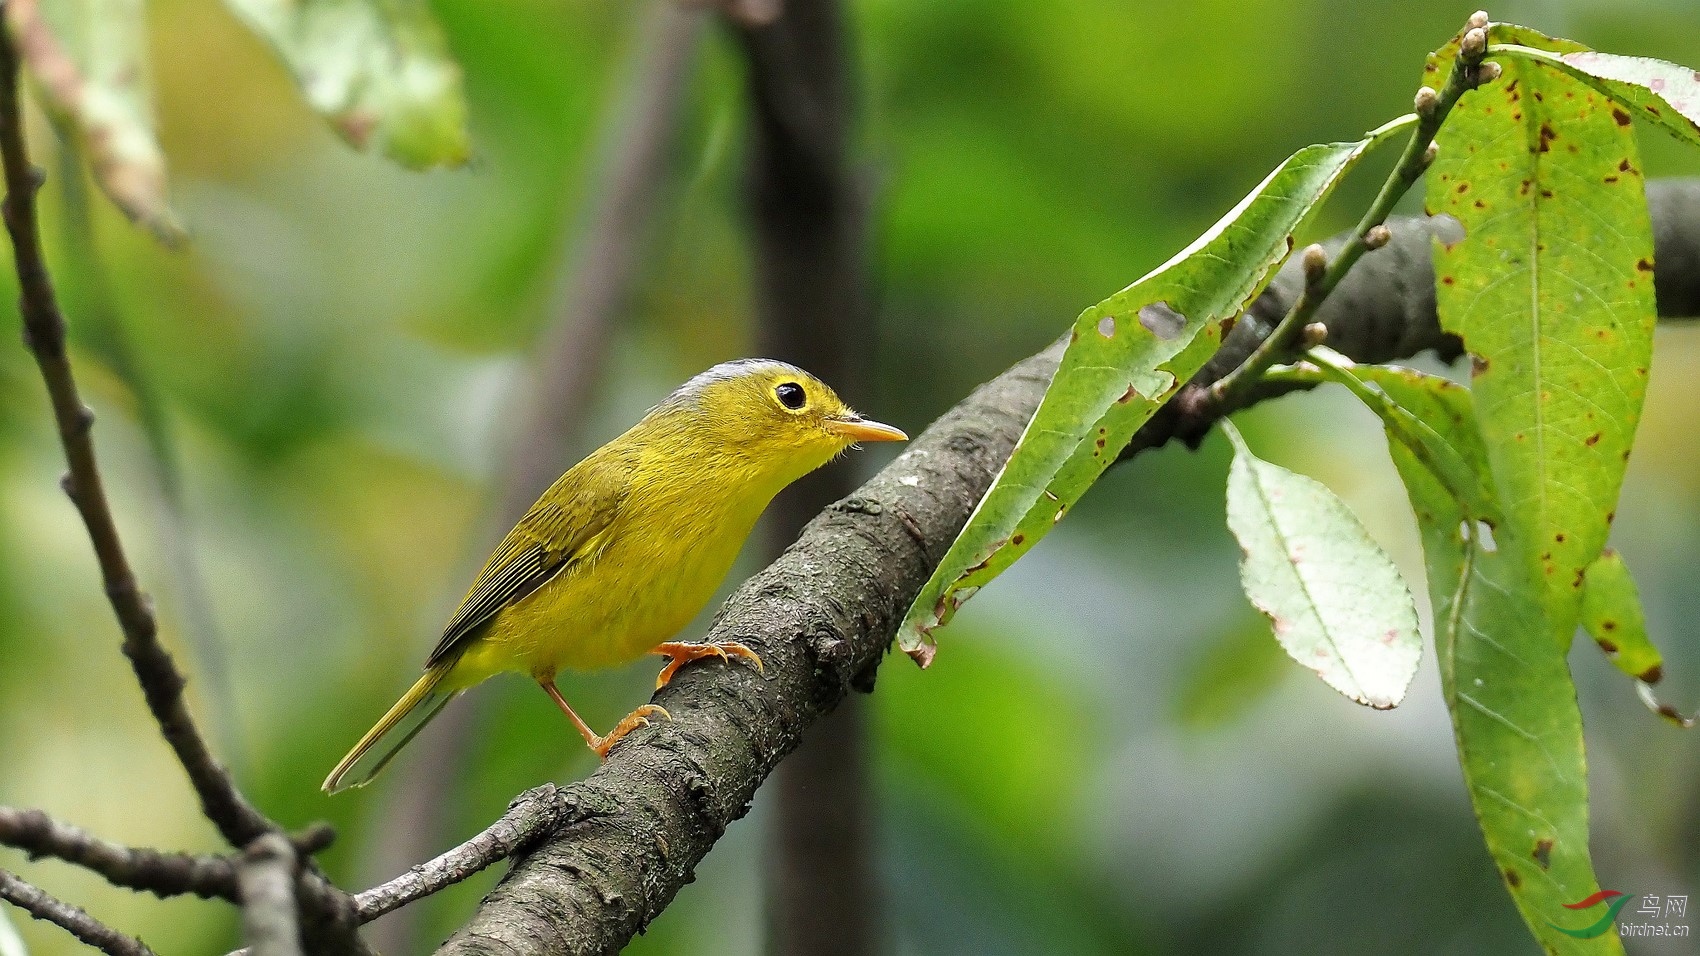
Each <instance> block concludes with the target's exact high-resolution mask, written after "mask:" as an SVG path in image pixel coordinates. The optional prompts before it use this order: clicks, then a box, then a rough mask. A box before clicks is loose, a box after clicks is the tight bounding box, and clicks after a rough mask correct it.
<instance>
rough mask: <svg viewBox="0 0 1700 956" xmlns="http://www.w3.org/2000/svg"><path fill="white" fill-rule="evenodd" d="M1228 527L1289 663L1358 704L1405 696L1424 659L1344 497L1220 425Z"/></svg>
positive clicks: (1405, 597) (1376, 553)
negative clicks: (1226, 450) (1226, 460)
mask: <svg viewBox="0 0 1700 956" xmlns="http://www.w3.org/2000/svg"><path fill="white" fill-rule="evenodd" d="M1222 430H1223V431H1225V432H1226V433H1227V435H1228V440H1229V441H1231V442H1233V445H1234V463H1233V465H1232V467H1231V468H1230V469H1229V471H1228V527H1229V528H1230V529H1231V530H1232V531H1233V532H1234V537H1235V538H1237V539H1239V542H1240V549H1241V550H1242V551H1243V552H1244V557H1243V558H1242V559H1241V561H1240V583H1241V585H1242V586H1243V587H1244V588H1245V593H1246V597H1248V598H1250V599H1251V603H1252V604H1254V605H1256V606H1257V609H1258V610H1260V611H1262V612H1263V613H1264V614H1265V615H1266V616H1268V618H1269V620H1270V622H1271V623H1273V624H1274V626H1275V639H1276V640H1278V641H1280V642H1281V647H1282V648H1284V649H1285V650H1286V652H1287V654H1288V656H1290V657H1291V658H1292V659H1293V660H1295V661H1298V662H1299V663H1300V664H1302V665H1304V666H1305V667H1308V668H1310V669H1311V670H1313V671H1316V673H1317V675H1318V676H1320V677H1321V678H1322V679H1323V680H1324V681H1325V682H1327V684H1328V686H1330V687H1332V688H1334V689H1335V690H1337V691H1339V692H1340V693H1342V694H1345V695H1346V696H1347V697H1350V698H1352V699H1353V700H1355V701H1357V702H1358V703H1360V704H1368V705H1369V706H1371V707H1376V708H1381V709H1386V708H1390V707H1395V706H1397V705H1398V704H1399V702H1400V701H1401V700H1403V699H1404V697H1405V689H1406V688H1408V687H1409V686H1410V685H1411V678H1412V677H1415V676H1416V673H1417V662H1418V661H1419V660H1420V659H1421V658H1422V652H1423V639H1422V634H1421V633H1420V632H1419V631H1418V630H1417V608H1416V603H1415V601H1414V600H1413V599H1412V597H1411V590H1410V588H1408V587H1406V586H1405V579H1404V578H1402V577H1400V576H1399V569H1398V568H1396V567H1394V566H1393V560H1392V559H1391V558H1389V557H1388V556H1387V553H1386V552H1384V551H1382V550H1381V548H1380V546H1378V545H1377V544H1376V543H1375V541H1374V539H1372V538H1371V537H1370V536H1369V532H1367V531H1365V530H1364V526H1363V525H1362V524H1359V523H1358V519H1357V516H1355V515H1353V514H1352V511H1351V509H1350V508H1347V507H1346V503H1345V502H1343V501H1341V500H1340V499H1339V498H1338V497H1336V496H1335V495H1334V493H1333V492H1332V491H1329V490H1328V488H1327V487H1326V486H1324V485H1323V484H1322V483H1321V482H1319V481H1316V480H1315V479H1312V478H1307V477H1305V476H1304V475H1299V474H1294V473H1293V472H1291V471H1288V470H1287V469H1285V468H1282V467H1280V466H1279V465H1272V464H1270V463H1269V462H1266V461H1263V460H1261V459H1259V458H1258V457H1257V456H1255V455H1253V454H1252V453H1251V450H1250V449H1249V448H1247V447H1246V444H1245V440H1244V439H1243V438H1241V437H1240V433H1239V430H1238V429H1236V428H1234V426H1233V425H1232V424H1231V423H1229V422H1228V421H1226V420H1224V421H1223V422H1222Z"/></svg>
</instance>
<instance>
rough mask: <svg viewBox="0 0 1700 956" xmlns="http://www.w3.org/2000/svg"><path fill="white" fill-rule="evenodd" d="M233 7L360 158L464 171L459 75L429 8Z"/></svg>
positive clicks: (285, 2) (291, 1)
mask: <svg viewBox="0 0 1700 956" xmlns="http://www.w3.org/2000/svg"><path fill="white" fill-rule="evenodd" d="M225 2H226V4H227V5H229V7H230V8H231V9H232V10H233V11H235V12H236V14H237V16H239V17H241V18H242V20H243V21H244V22H246V23H247V24H248V26H249V27H251V28H252V29H253V30H254V32H256V33H258V34H259V35H260V36H261V37H263V38H265V40H266V41H267V42H269V43H270V44H271V45H272V47H273V49H275V50H276V51H277V53H278V55H279V56H280V57H281V58H282V59H283V62H284V64H285V65H286V66H288V67H289V71H290V72H291V73H293V74H294V75H295V80H296V82H297V83H299V84H300V86H301V92H302V95H303V96H304V97H305V98H306V100H307V102H308V104H309V105H310V106H312V107H313V109H314V110H316V111H318V112H319V113H320V114H321V115H323V116H324V117H325V118H326V119H328V120H330V122H331V125H332V126H333V127H335V128H336V130H337V132H338V133H340V134H342V138H343V139H345V140H347V141H348V142H349V143H350V144H351V145H352V146H354V148H356V149H362V150H363V149H366V148H368V147H372V148H376V149H379V150H381V151H382V152H383V153H384V155H386V156H388V157H389V158H391V159H393V160H395V161H396V162H398V163H400V164H401V165H403V166H406V167H408V168H410V169H427V168H430V167H433V166H459V165H461V164H463V163H465V162H466V160H467V158H468V156H469V155H470V152H471V146H470V144H469V142H468V139H467V132H466V100H465V97H464V95H463V93H462V90H461V74H460V67H459V66H458V65H456V63H455V62H454V60H453V59H452V58H451V57H450V56H449V53H448V46H447V43H446V42H445V41H444V39H443V31H442V27H440V26H439V25H438V24H437V21H436V18H435V17H433V16H432V15H431V11H430V8H429V7H428V6H427V5H426V4H425V3H424V0H225Z"/></svg>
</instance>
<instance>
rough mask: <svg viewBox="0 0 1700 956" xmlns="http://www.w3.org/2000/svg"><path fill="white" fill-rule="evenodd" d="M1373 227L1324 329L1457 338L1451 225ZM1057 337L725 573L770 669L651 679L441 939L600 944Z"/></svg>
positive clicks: (694, 845)
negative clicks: (654, 720)
mask: <svg viewBox="0 0 1700 956" xmlns="http://www.w3.org/2000/svg"><path fill="white" fill-rule="evenodd" d="M1648 193H1649V201H1650V206H1651V209H1652V212H1653V220H1654V226H1655V230H1654V231H1655V248H1656V251H1657V260H1658V262H1657V272H1656V276H1655V278H1656V280H1657V284H1658V297H1659V311H1660V314H1661V315H1663V316H1667V317H1681V316H1694V315H1697V314H1700V181H1695V180H1683V181H1677V182H1662V183H1652V184H1650V185H1649V189H1648ZM1390 225H1391V226H1392V227H1393V240H1392V242H1390V243H1389V244H1388V246H1387V247H1386V248H1384V249H1382V250H1379V251H1377V252H1374V253H1372V254H1370V255H1369V256H1367V257H1366V258H1365V259H1364V260H1363V261H1362V262H1361V263H1359V265H1358V267H1357V268H1356V269H1354V270H1353V272H1352V273H1351V274H1350V275H1349V276H1348V277H1347V278H1346V280H1345V282H1344V283H1343V284H1342V285H1341V287H1340V289H1339V290H1337V291H1336V293H1335V294H1334V295H1333V296H1331V297H1330V298H1329V300H1328V302H1327V303H1326V304H1325V305H1324V306H1323V308H1322V311H1321V313H1319V315H1318V319H1319V320H1320V321H1322V322H1323V323H1325V324H1326V325H1327V326H1328V328H1329V330H1330V337H1329V344H1330V345H1332V346H1333V347H1335V348H1337V349H1339V350H1340V351H1342V352H1345V353H1346V354H1348V355H1350V356H1351V357H1353V358H1355V359H1358V360H1361V361H1386V360H1390V359H1393V358H1398V357H1403V356H1410V355H1414V354H1416V353H1418V352H1421V351H1423V350H1425V349H1436V350H1439V351H1440V352H1441V353H1442V354H1443V355H1456V353H1457V343H1456V341H1454V340H1452V339H1450V338H1449V337H1447V336H1446V335H1444V334H1443V333H1442V332H1441V331H1440V328H1439V325H1438V323H1437V321H1436V318H1435V313H1434V295H1433V289H1432V285H1433V269H1432V264H1431V261H1430V243H1431V237H1432V236H1433V235H1436V234H1444V230H1446V229H1447V228H1448V225H1449V224H1447V223H1442V222H1437V221H1434V220H1413V219H1404V220H1397V221H1394V222H1392V223H1390ZM1301 284H1302V278H1301V277H1300V276H1299V275H1298V273H1297V265H1296V263H1295V264H1294V266H1293V268H1290V269H1284V270H1283V271H1282V273H1281V274H1280V275H1279V276H1277V278H1276V280H1275V281H1274V282H1273V283H1272V284H1271V286H1270V288H1269V289H1268V290H1266V291H1265V293H1264V295H1263V297H1261V298H1260V300H1259V301H1258V302H1257V303H1255V304H1254V307H1253V314H1254V318H1256V317H1262V318H1265V319H1266V318H1267V317H1268V316H1270V315H1274V314H1279V312H1280V311H1281V310H1282V303H1284V302H1290V301H1291V300H1292V297H1293V295H1294V294H1295V293H1296V291H1297V289H1298V288H1299V287H1300V286H1301ZM1264 325H1265V323H1263V322H1258V321H1253V322H1242V323H1240V325H1239V326H1238V327H1236V329H1235V333H1234V335H1232V336H1230V337H1229V342H1228V344H1227V345H1226V346H1225V347H1224V353H1223V354H1222V355H1221V357H1220V359H1219V360H1218V361H1217V362H1214V363H1212V365H1211V367H1210V368H1208V369H1206V371H1205V372H1204V373H1201V375H1200V377H1199V379H1195V380H1194V382H1193V383H1191V384H1189V385H1188V386H1187V388H1186V389H1185V390H1183V393H1182V396H1181V397H1180V398H1178V399H1177V400H1176V401H1175V402H1173V403H1171V406H1170V407H1169V408H1167V409H1165V413H1164V414H1162V415H1160V416H1158V417H1157V418H1155V419H1153V420H1152V421H1151V422H1150V423H1149V424H1148V425H1147V426H1146V427H1145V428H1144V429H1142V430H1141V431H1140V432H1139V434H1137V435H1136V436H1135V437H1134V440H1133V442H1132V443H1130V445H1129V447H1128V449H1127V451H1125V452H1124V457H1125V456H1130V455H1133V454H1137V453H1138V452H1141V451H1144V450H1147V449H1150V448H1154V447H1158V446H1161V445H1163V444H1166V443H1167V442H1168V441H1169V440H1171V439H1173V438H1177V437H1178V438H1181V439H1183V440H1187V441H1192V440H1196V439H1197V438H1198V437H1200V436H1202V435H1203V434H1204V433H1205V431H1206V430H1207V429H1208V427H1209V425H1210V423H1211V421H1213V420H1214V417H1215V416H1217V415H1219V414H1222V413H1225V412H1227V411H1231V410H1232V409H1214V410H1209V409H1207V406H1206V405H1205V403H1201V402H1197V401H1189V400H1187V399H1188V395H1189V394H1191V395H1196V394H1197V392H1198V391H1199V390H1200V389H1201V387H1202V386H1203V385H1206V384H1208V381H1213V380H1214V379H1213V377H1212V378H1206V376H1215V375H1217V374H1219V373H1220V371H1221V370H1222V369H1223V368H1224V367H1226V366H1228V365H1230V364H1233V363H1235V362H1237V360H1238V358H1242V357H1243V356H1244V355H1245V354H1247V353H1249V351H1250V349H1251V347H1252V346H1253V345H1254V344H1255V341H1256V340H1257V339H1258V338H1259V336H1260V334H1261V333H1260V331H1259V327H1260V326H1264ZM1264 330H1265V331H1266V328H1265V329H1264ZM1060 346H1061V342H1058V343H1053V344H1052V346H1050V347H1049V348H1047V349H1046V350H1044V351H1043V352H1040V353H1039V354H1037V355H1035V356H1032V357H1031V358H1028V359H1025V360H1023V361H1022V362H1019V363H1017V364H1016V365H1015V366H1014V367H1013V368H1011V369H1010V370H1009V371H1007V372H1005V373H1004V374H1002V375H1000V376H999V377H997V378H996V379H994V380H992V381H991V382H989V383H987V384H986V385H984V386H982V387H981V388H980V389H978V390H977V391H976V392H974V394H972V395H971V396H969V397H968V398H967V399H966V400H964V401H963V402H962V404H960V405H958V406H957V407H956V408H954V409H952V410H951V411H950V412H948V413H947V414H946V415H944V416H943V417H942V418H940V419H939V420H938V421H937V422H935V423H934V424H933V425H932V426H931V427H930V428H928V429H927V431H926V432H925V433H924V434H922V435H921V436H920V437H919V438H918V439H917V440H916V441H915V442H914V443H913V444H912V445H911V446H910V448H909V449H908V451H907V452H905V453H904V454H903V456H902V457H900V458H898V459H897V460H896V461H895V462H893V463H892V464H891V465H890V466H889V467H887V468H886V469H885V470H884V471H882V472H881V473H880V474H879V475H878V476H876V477H875V478H874V479H873V480H872V481H870V482H868V483H867V484H865V485H863V486H862V487H861V488H860V489H858V490H857V491H856V492H855V493H854V494H853V495H851V496H850V497H848V498H846V499H844V500H843V501H840V502H838V503H837V504H835V505H833V506H831V507H830V508H828V509H827V510H826V511H824V512H823V513H822V514H821V515H820V516H819V517H817V518H816V519H815V520H814V521H813V522H811V523H810V524H809V526H808V527H807V528H806V529H804V532H803V534H802V536H801V538H800V539H799V540H798V541H797V543H796V544H794V545H793V546H792V547H791V548H789V549H788V550H787V551H786V552H785V553H784V554H783V555H781V557H780V558H779V560H777V561H775V562H774V563H773V565H772V566H770V567H768V568H767V569H766V570H764V571H762V572H761V573H760V574H757V575H756V576H755V577H753V578H751V579H750V580H749V581H748V582H746V583H745V584H744V586H743V587H741V588H739V589H738V591H737V593H735V594H734V595H733V596H732V598H731V599H730V600H729V601H728V602H727V603H726V606H725V607H724V608H723V609H722V611H721V613H720V616H719V617H718V619H717V620H716V622H715V626H714V629H713V631H712V633H711V635H710V637H709V639H710V640H738V641H743V642H744V643H746V644H748V645H750V646H751V647H753V648H755V649H756V650H757V651H758V652H760V653H761V655H762V657H763V659H764V660H765V661H766V662H767V672H768V678H767V679H766V680H763V679H761V678H759V677H757V676H756V675H754V674H753V673H751V672H750V671H749V670H748V669H747V668H736V667H727V668H693V669H687V670H685V671H683V672H681V674H680V676H679V677H678V678H677V679H676V680H674V681H673V683H672V684H671V685H669V686H668V687H667V688H666V689H665V690H663V691H662V692H660V693H659V694H657V695H656V701H657V702H658V703H661V704H663V705H664V706H666V707H667V708H668V709H669V710H670V711H671V712H672V713H673V716H674V718H675V719H674V720H673V721H671V722H668V723H663V724H659V725H657V726H655V727H652V728H649V729H647V730H644V731H641V732H639V733H637V734H634V735H633V737H632V739H631V742H630V743H628V744H627V745H626V746H624V747H621V748H620V749H618V750H616V751H614V753H613V754H612V755H611V757H610V759H609V760H608V761H607V762H606V763H605V764H603V766H602V767H601V769H600V770H598V771H597V772H596V773H595V774H594V775H592V776H591V777H590V778H588V779H586V780H583V781H581V782H579V783H577V784H573V785H572V786H569V787H566V788H563V789H561V790H559V792H558V793H555V794H553V795H552V797H551V799H553V800H555V801H557V804H558V806H559V808H560V810H561V812H560V815H559V816H558V817H557V820H558V824H557V825H556V826H555V827H553V828H552V830H551V831H550V832H548V834H547V835H546V836H544V837H543V838H542V839H540V840H539V841H537V842H536V843H535V844H534V845H532V846H531V847H530V848H529V849H527V850H525V851H522V853H521V854H520V855H519V856H518V857H517V858H516V861H515V863H514V865H513V868H512V869H511V870H510V871H509V873H508V874H507V876H506V877H504V878H503V880H502V881H501V883H499V884H498V885H497V887H496V888H495V890H494V891H492V892H491V894H490V895H489V897H487V898H486V899H485V901H484V902H483V904H482V905H481V906H480V907H479V909H478V911H477V912H476V913H475V914H474V915H473V917H472V919H471V920H470V921H469V922H468V923H467V924H466V926H464V927H463V928H462V929H461V931H460V932H458V933H457V934H455V936H454V937H453V938H451V939H450V940H449V941H448V942H447V943H446V944H444V946H443V947H442V949H441V950H439V952H440V953H443V954H454V956H469V954H485V956H521V954H544V953H549V954H556V953H607V952H614V951H617V950H618V949H619V948H620V947H621V946H623V945H624V944H625V943H626V942H627V941H628V940H630V939H631V937H632V936H634V935H635V934H636V933H638V932H640V931H641V930H642V929H643V927H644V926H645V925H647V924H648V922H649V921H650V920H652V919H653V918H654V917H655V916H656V915H657V914H659V913H660V912H661V910H662V909H664V908H665V907H666V906H667V904H668V903H669V902H670V901H671V900H672V899H673V897H674V895H675V894H677V893H678V891H679V889H680V888H681V887H683V886H684V885H685V884H686V883H688V882H690V881H691V879H692V876H693V872H694V869H695V867H696V865H697V863H698V862H699V861H700V860H701V859H702V857H703V856H704V855H705V854H706V853H707V852H708V850H709V848H710V847H712V846H713V844H714V842H715V841H716V840H717V839H718V838H719V837H720V835H721V833H723V832H724V831H725V828H726V826H727V825H728V824H729V823H731V822H732V821H733V820H735V819H737V818H738V817H739V816H741V815H742V814H743V813H744V812H745V811H746V810H747V809H748V807H749V803H750V800H751V798H752V797H753V796H754V794H755V790H756V788H757V787H758V786H759V785H760V784H761V782H762V781H763V780H764V779H765V778H766V777H767V775H768V773H770V772H771V771H772V770H773V768H774V767H775V766H777V765H778V763H779V761H780V760H781V759H783V758H784V757H785V755H786V754H788V753H789V752H790V751H792V750H794V749H795V748H796V747H797V745H798V743H799V741H800V739H801V735H802V733H803V730H804V729H805V728H806V727H808V726H809V725H810V724H811V723H813V722H814V721H816V720H818V719H819V718H820V717H822V716H823V715H824V714H826V713H827V712H828V711H830V710H831V709H832V708H833V707H835V706H836V705H837V704H838V703H839V701H841V700H842V699H843V698H844V697H845V696H846V694H847V693H848V692H849V690H850V689H851V688H852V686H854V685H855V684H856V683H857V681H858V679H859V678H862V677H864V676H865V675H867V674H868V673H870V672H871V670H872V669H873V668H875V667H877V666H878V664H879V663H880V661H881V660H882V659H883V657H884V656H885V654H886V651H887V650H888V648H889V646H890V643H891V639H892V636H893V634H894V632H895V630H896V627H897V625H898V623H899V622H900V620H901V617H902V614H903V612H904V610H905V609H906V608H907V605H908V603H909V601H910V600H911V599H912V598H913V597H914V595H915V594H916V592H917V591H918V590H919V589H920V586H921V585H922V583H923V582H924V581H925V580H926V577H927V575H928V574H929V573H930V571H931V569H932V567H933V566H934V564H935V563H936V562H937V561H938V560H939V559H940V558H941V557H942V556H943V554H944V551H945V550H946V548H948V547H949V544H950V542H951V540H952V539H953V538H954V537H955V535H956V532H957V531H958V530H959V529H960V528H961V526H962V524H963V522H964V521H966V520H967V517H968V514H969V512H970V510H971V509H972V508H973V506H974V504H975V503H976V502H977V501H978V500H979V498H980V496H981V495H982V494H983V492H984V491H985V489H986V488H987V487H988V486H989V484H990V483H991V480H992V477H993V476H994V475H995V474H996V471H997V469H998V468H999V467H1000V466H1001V464H1002V462H1003V461H1004V459H1005V457H1006V456H1007V455H1008V453H1009V450H1010V448H1011V447H1013V445H1014V442H1015V440H1016V438H1017V437H1018V436H1019V434H1020V432H1021V429H1022V428H1023V427H1024V426H1025V423H1026V421H1027V419H1028V417H1029V416H1030V415H1031V413H1032V411H1033V409H1034V408H1035V407H1036V406H1037V404H1038V401H1039V398H1040V396H1041V395H1042V393H1043V391H1044V388H1045V385H1046V384H1047V382H1048V381H1049V378H1050V376H1051V374H1052V372H1053V371H1054V370H1055V367H1056V361H1057V358H1058V356H1059V354H1060ZM1264 397H1267V396H1266V395H1251V396H1249V397H1248V399H1247V401H1248V402H1249V401H1256V400H1260V399H1261V398H1264ZM944 652H945V653H948V652H949V643H948V637H947V639H946V643H945V645H944Z"/></svg>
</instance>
